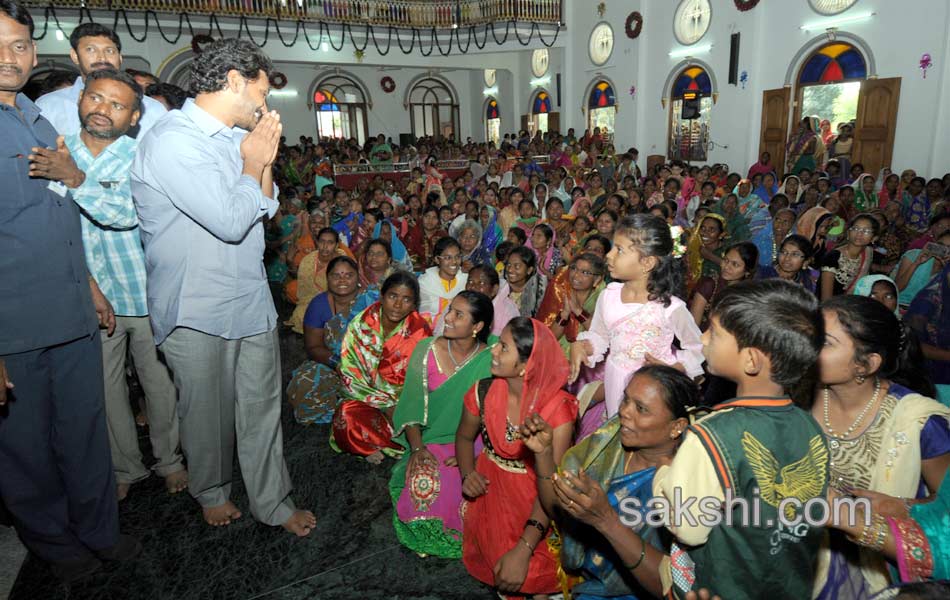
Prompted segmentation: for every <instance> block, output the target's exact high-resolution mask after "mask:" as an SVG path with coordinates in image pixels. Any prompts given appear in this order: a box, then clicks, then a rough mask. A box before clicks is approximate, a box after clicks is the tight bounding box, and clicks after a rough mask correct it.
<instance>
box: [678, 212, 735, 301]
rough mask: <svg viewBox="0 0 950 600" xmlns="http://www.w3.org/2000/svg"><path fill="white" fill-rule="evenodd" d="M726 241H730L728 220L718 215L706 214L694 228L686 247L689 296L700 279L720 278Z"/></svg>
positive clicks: (687, 289)
mask: <svg viewBox="0 0 950 600" xmlns="http://www.w3.org/2000/svg"><path fill="white" fill-rule="evenodd" d="M726 239H729V233H728V226H727V224H726V218H725V217H723V216H722V215H720V214H718V213H708V214H706V215H705V216H703V218H702V219H699V220H698V222H697V223H696V225H694V226H693V232H692V234H691V235H690V238H689V242H688V243H687V245H686V291H687V294H688V293H689V292H690V291H691V290H692V289H693V286H694V285H696V282H697V281H699V279H700V277H718V276H719V265H720V264H721V263H722V256H723V254H725V253H726V246H727V244H726V243H725V241H724V240H726Z"/></svg>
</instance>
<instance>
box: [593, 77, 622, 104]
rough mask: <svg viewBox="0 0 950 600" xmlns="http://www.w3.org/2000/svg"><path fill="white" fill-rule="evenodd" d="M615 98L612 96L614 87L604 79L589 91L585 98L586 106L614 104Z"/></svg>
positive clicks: (615, 102)
mask: <svg viewBox="0 0 950 600" xmlns="http://www.w3.org/2000/svg"><path fill="white" fill-rule="evenodd" d="M616 104H617V98H616V97H615V96H614V88H612V87H610V84H609V83H607V82H606V81H600V82H598V83H597V85H595V86H594V89H592V90H591V91H590V98H588V99H587V107H588V108H607V107H608V106H615V105H616Z"/></svg>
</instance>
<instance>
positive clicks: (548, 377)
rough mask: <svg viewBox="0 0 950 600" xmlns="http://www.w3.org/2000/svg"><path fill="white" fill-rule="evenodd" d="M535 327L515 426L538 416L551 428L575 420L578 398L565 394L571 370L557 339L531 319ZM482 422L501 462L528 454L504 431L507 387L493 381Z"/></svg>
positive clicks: (521, 444)
mask: <svg viewBox="0 0 950 600" xmlns="http://www.w3.org/2000/svg"><path fill="white" fill-rule="evenodd" d="M531 324H532V325H533V326H534V347H533V348H532V349H531V356H530V357H529V358H528V362H527V364H526V365H525V375H524V384H523V387H522V389H521V411H520V413H519V415H518V423H513V425H516V426H517V425H521V423H524V420H525V418H526V417H527V416H528V415H529V414H532V413H535V412H536V413H539V414H540V415H541V417H542V418H543V419H544V420H545V421H547V422H548V424H549V425H551V427H553V428H555V429H556V428H557V427H559V426H561V425H563V424H564V423H567V422H570V421H573V420H574V419H575V418H576V417H577V398H575V397H574V396H572V395H571V394H569V393H568V392H566V391H564V389H563V388H564V386H565V385H567V376H568V375H569V374H570V366H569V365H568V362H567V358H566V357H565V356H564V351H563V350H562V349H561V345H560V344H559V343H558V341H557V338H555V337H554V334H553V333H552V332H551V330H550V329H548V327H547V326H545V325H544V323H541V322H540V321H538V320H536V319H531ZM484 405H485V409H484V413H483V415H482V419H483V421H484V423H485V428H486V429H487V430H488V435H489V437H490V438H491V442H492V445H493V446H494V448H495V453H496V454H498V455H499V456H501V457H502V458H508V459H512V458H514V459H518V458H524V456H525V455H527V454H531V453H530V451H528V450H527V449H526V448H525V447H524V444H523V443H522V442H521V440H519V439H515V440H514V441H512V442H508V441H507V440H506V439H505V430H506V427H507V421H508V384H507V382H506V381H505V380H504V379H496V380H495V381H494V382H493V383H492V386H491V387H490V388H489V390H488V394H486V397H485V402H484Z"/></svg>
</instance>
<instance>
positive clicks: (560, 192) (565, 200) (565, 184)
mask: <svg viewBox="0 0 950 600" xmlns="http://www.w3.org/2000/svg"><path fill="white" fill-rule="evenodd" d="M562 171H563V169H562ZM573 189H574V178H573V177H570V176H568V175H567V173H566V171H565V172H564V175H563V179H561V184H560V185H559V186H558V187H557V189H556V190H553V191H551V197H552V198H557V199H558V200H560V201H561V204H563V205H564V210H571V205H572V204H573V201H572V198H571V191H572V190H573Z"/></svg>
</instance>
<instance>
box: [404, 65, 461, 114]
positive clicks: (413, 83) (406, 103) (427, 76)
mask: <svg viewBox="0 0 950 600" xmlns="http://www.w3.org/2000/svg"><path fill="white" fill-rule="evenodd" d="M425 79H433V80H435V81H438V82H439V83H441V84H442V85H444V86H445V89H447V90H449V93H450V94H452V104H455V105H459V93H458V90H456V89H455V86H454V85H452V82H451V81H449V80H448V79H446V78H445V77H443V76H441V75H439V74H438V73H422V74H421V75H416V76H415V77H413V78H412V79H411V80H410V81H409V83H408V84H407V85H406V91H405V92H403V96H402V105H403V107H404V108H405V109H406V110H408V109H409V96H410V95H411V94H412V90H413V89H414V88H415V87H416V84H417V83H419V82H420V81H423V80H425Z"/></svg>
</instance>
